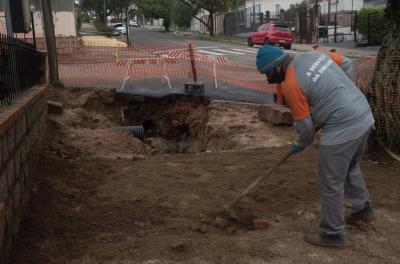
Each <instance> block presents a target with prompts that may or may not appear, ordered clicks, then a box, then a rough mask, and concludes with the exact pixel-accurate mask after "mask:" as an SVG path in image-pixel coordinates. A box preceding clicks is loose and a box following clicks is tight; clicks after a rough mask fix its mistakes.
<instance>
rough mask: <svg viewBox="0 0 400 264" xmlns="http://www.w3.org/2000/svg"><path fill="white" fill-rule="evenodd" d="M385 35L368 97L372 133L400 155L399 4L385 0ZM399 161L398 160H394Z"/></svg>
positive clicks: (391, 0) (395, 1) (396, 1)
mask: <svg viewBox="0 0 400 264" xmlns="http://www.w3.org/2000/svg"><path fill="white" fill-rule="evenodd" d="M385 16H386V19H387V20H388V24H387V31H386V32H387V33H386V36H385V37H384V39H383V43H382V46H381V48H380V50H379V53H378V57H377V62H376V66H375V71H374V77H373V81H372V92H371V94H368V97H369V101H370V103H371V106H372V108H373V112H374V117H375V119H376V121H377V130H376V132H374V136H375V138H377V139H378V140H379V141H380V142H381V144H383V145H384V146H385V147H386V148H387V149H389V150H391V151H393V152H396V153H400V67H399V64H400V2H399V1H398V0H388V1H387V7H386V10H385ZM397 158H399V157H397Z"/></svg>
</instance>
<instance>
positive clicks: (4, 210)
mask: <svg viewBox="0 0 400 264" xmlns="http://www.w3.org/2000/svg"><path fill="white" fill-rule="evenodd" d="M46 90H47V87H46V86H36V87H33V88H32V89H31V90H29V91H27V92H25V93H23V94H22V95H20V96H19V97H18V98H17V99H15V101H14V102H12V104H11V105H9V106H2V107H1V108H0V162H1V167H0V263H2V264H3V263H8V262H9V261H11V253H12V248H13V240H14V238H15V235H16V233H17V232H18V226H19V221H20V217H21V215H22V212H23V211H24V208H25V207H26V205H27V203H28V200H29V196H30V193H31V192H32V190H33V189H34V187H35V178H36V176H35V174H37V173H38V172H39V168H40V160H42V156H43V154H44V147H45V137H46V120H47V95H46Z"/></svg>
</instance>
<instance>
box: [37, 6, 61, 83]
mask: <svg viewBox="0 0 400 264" xmlns="http://www.w3.org/2000/svg"><path fill="white" fill-rule="evenodd" d="M41 4H42V11H43V24H44V32H45V37H46V46H47V58H48V62H49V73H50V82H51V83H52V82H55V81H58V80H59V77H58V64H57V46H56V35H55V33H54V23H53V13H52V11H51V4H50V0H41Z"/></svg>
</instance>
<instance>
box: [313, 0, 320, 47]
mask: <svg viewBox="0 0 400 264" xmlns="http://www.w3.org/2000/svg"><path fill="white" fill-rule="evenodd" d="M314 17H315V20H314V21H315V43H318V39H319V4H318V0H315V3H314Z"/></svg>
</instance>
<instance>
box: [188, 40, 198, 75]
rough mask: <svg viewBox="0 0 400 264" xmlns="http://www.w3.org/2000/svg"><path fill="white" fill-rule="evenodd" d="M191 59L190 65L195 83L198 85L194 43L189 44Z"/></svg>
mask: <svg viewBox="0 0 400 264" xmlns="http://www.w3.org/2000/svg"><path fill="white" fill-rule="evenodd" d="M189 58H190V65H191V66H192V77H193V82H194V83H197V70H196V61H195V58H194V50H193V46H192V42H189Z"/></svg>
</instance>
